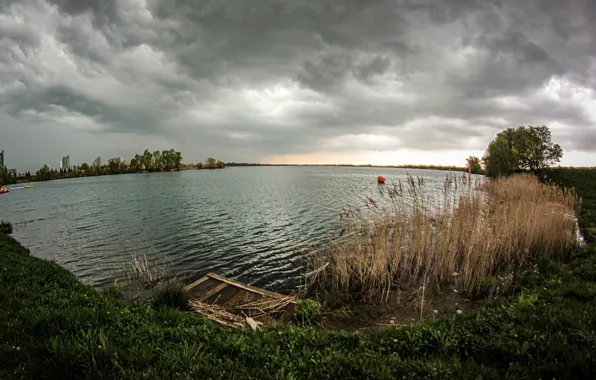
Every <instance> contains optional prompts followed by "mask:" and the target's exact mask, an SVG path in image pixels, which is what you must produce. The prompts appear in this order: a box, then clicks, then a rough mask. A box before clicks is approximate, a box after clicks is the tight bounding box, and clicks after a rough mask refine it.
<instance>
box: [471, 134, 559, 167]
mask: <svg viewBox="0 0 596 380" xmlns="http://www.w3.org/2000/svg"><path fill="white" fill-rule="evenodd" d="M561 157H563V150H562V149H561V147H560V146H559V144H554V143H553V142H552V141H551V134H550V130H549V129H548V127H546V126H542V127H533V126H529V127H524V126H521V127H518V128H508V129H506V130H504V131H502V132H500V133H499V134H497V136H496V138H495V139H494V140H493V141H491V142H490V144H489V145H488V149H487V150H486V152H485V153H484V157H483V158H482V160H483V162H484V166H485V174H486V175H487V176H489V177H498V176H503V175H510V174H512V173H515V172H519V171H524V170H529V171H533V172H539V171H541V170H542V169H545V168H547V167H549V166H551V165H553V164H555V163H557V162H559V161H560V160H561Z"/></svg>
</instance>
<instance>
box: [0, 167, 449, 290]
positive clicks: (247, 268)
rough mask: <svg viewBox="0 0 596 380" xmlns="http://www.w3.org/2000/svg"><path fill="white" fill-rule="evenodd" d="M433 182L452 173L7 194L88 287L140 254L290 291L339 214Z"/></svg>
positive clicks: (273, 176)
mask: <svg viewBox="0 0 596 380" xmlns="http://www.w3.org/2000/svg"><path fill="white" fill-rule="evenodd" d="M406 173H409V174H411V175H414V176H423V177H424V178H425V181H426V183H427V184H430V185H431V186H437V187H440V184H441V183H442V182H443V180H444V178H445V176H446V174H447V173H446V172H440V171H432V170H412V169H408V170H405V169H379V168H353V167H343V168H342V167H234V168H226V169H224V170H202V171H192V170H191V171H183V172H174V173H147V174H126V175H116V176H102V177H88V178H77V179H67V180H57V181H49V182H40V183H38V187H37V188H36V189H23V190H14V191H12V192H10V193H9V194H5V195H2V196H0V220H2V219H4V220H9V221H11V222H12V223H22V224H20V225H17V227H16V228H15V231H14V236H15V238H17V239H18V240H19V241H20V242H21V243H22V244H24V245H25V246H26V247H28V248H29V249H30V250H31V252H32V254H33V255H35V256H39V257H42V258H46V259H50V260H54V261H56V262H57V263H59V264H61V265H63V266H64V267H66V268H68V269H69V270H71V271H72V272H74V273H75V274H76V275H77V276H78V277H79V278H80V279H81V280H82V281H84V282H86V283H88V284H91V285H103V284H106V283H108V282H110V281H111V280H112V279H113V278H115V277H117V276H120V275H121V271H122V268H123V266H124V265H123V263H125V262H128V261H129V260H130V254H131V250H132V248H133V247H134V249H135V250H136V252H137V254H146V255H147V256H149V257H150V258H152V257H160V258H163V257H165V258H167V261H168V262H169V264H168V267H169V269H170V270H172V271H173V272H175V273H176V274H177V276H178V277H179V278H181V279H182V280H186V281H190V280H194V279H196V278H198V277H199V276H201V275H203V274H205V273H207V272H216V273H219V274H222V275H225V276H230V277H233V278H236V279H238V280H240V281H244V282H248V283H251V284H255V285H257V286H263V287H266V288H270V289H276V290H289V289H291V288H292V287H294V286H295V285H296V284H297V281H298V278H299V277H300V275H301V273H302V272H303V264H304V263H303V260H302V259H301V258H302V256H303V254H304V252H305V249H306V247H308V246H313V245H314V246H316V245H319V244H324V243H325V241H327V240H328V239H329V238H330V237H332V236H333V235H334V233H336V230H335V227H336V226H337V224H338V222H339V217H338V212H339V211H340V210H342V209H343V208H344V207H347V206H348V205H352V206H358V205H362V204H363V200H364V198H365V196H372V197H375V198H378V197H379V185H377V183H376V177H377V176H378V175H380V174H382V175H384V176H385V177H386V178H387V180H388V183H391V182H394V181H397V180H402V181H404V180H405V179H406Z"/></svg>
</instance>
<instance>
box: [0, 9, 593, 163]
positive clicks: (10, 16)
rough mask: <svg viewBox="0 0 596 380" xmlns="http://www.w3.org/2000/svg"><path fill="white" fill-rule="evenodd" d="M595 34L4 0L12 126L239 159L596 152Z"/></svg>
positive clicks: (561, 15)
mask: <svg viewBox="0 0 596 380" xmlns="http://www.w3.org/2000/svg"><path fill="white" fill-rule="evenodd" d="M594 19H596V2H592V1H582V0H573V1H567V2H560V1H554V0H549V1H538V0H535V1H523V2H519V1H513V0H511V1H506V0H502V1H480V0H465V1H464V0H450V1H441V2H438V1H431V0H425V1H413V0H368V1H361V0H332V1H325V2H323V1H319V0H317V1H314V0H295V1H286V0H245V1H223V0H207V1H201V2H196V1H191V0H177V1H173V2H165V1H158V0H147V1H141V0H121V1H112V0H110V1H80V0H50V1H49V2H47V1H44V0H27V1H18V2H17V1H7V0H0V112H5V113H6V114H7V115H9V116H10V117H13V118H21V119H23V120H25V121H26V122H27V123H37V122H41V121H43V120H44V118H46V119H47V120H54V121H56V122H57V123H58V124H60V123H62V122H63V121H62V120H64V119H67V120H68V123H69V124H68V128H76V127H77V125H78V124H77V123H81V125H83V124H84V125H87V126H88V127H89V128H90V129H91V131H92V132H93V133H119V134H123V135H130V134H132V135H135V134H137V135H143V134H150V135H155V136H163V138H164V139H168V141H174V142H176V141H178V142H179V144H180V146H186V145H187V144H189V141H190V140H192V141H194V142H195V144H196V147H197V150H201V151H204V150H213V153H211V154H215V153H216V152H217V151H222V152H226V153H228V154H230V159H234V160H243V159H244V158H243V157H241V156H234V155H235V154H237V153H235V152H240V151H250V152H254V154H255V155H256V156H251V157H250V158H251V159H258V158H259V157H264V156H268V155H272V154H285V153H311V152H319V151H333V150H347V151H349V150H356V149H360V148H361V146H358V145H357V143H355V142H354V141H357V139H354V138H353V136H360V135H379V136H386V138H387V139H388V141H391V143H387V146H388V147H390V148H391V149H397V148H399V147H405V148H415V149H424V150H445V149H457V148H461V147H469V146H470V144H478V145H474V146H475V148H476V149H478V150H480V149H483V148H484V146H485V145H486V143H487V142H488V140H489V139H490V138H492V136H493V135H494V134H495V133H496V132H498V131H499V130H500V129H502V128H505V127H508V126H516V125H520V124H549V123H553V124H559V125H565V126H567V128H568V130H573V133H567V132H562V131H555V130H554V131H553V132H554V134H555V137H557V136H560V138H561V139H562V140H564V149H578V150H584V151H593V150H596V148H595V145H594V144H588V143H586V141H593V140H594V138H595V137H594V136H595V134H596V128H595V126H594V116H595V115H594V114H593V113H592V114H591V113H590V109H589V108H590V104H591V103H590V102H593V101H594V99H593V93H592V92H590V91H593V90H595V87H596V64H595V63H594V62H595V58H596V26H595V24H594V23H593V22H592V20H594ZM574 87H577V88H580V89H583V90H582V91H583V92H582V94H583V95H581V97H579V98H578V96H577V94H576V92H574V91H571V90H569V89H568V88H574ZM547 88H548V89H549V91H550V92H549V91H546V90H545V89H547ZM592 104H593V103H592ZM32 115H34V117H32ZM65 128H66V126H65ZM1 129H2V127H1V126H0V133H1ZM123 138H124V137H123ZM129 138H134V137H129ZM338 141H339V142H338ZM73 144H76V141H73ZM350 144H352V145H350ZM388 149H389V148H388ZM99 153H101V152H98V154H99ZM251 154H252V153H251ZM197 158H198V157H197ZM192 159H196V158H195V157H192ZM246 159H248V158H246Z"/></svg>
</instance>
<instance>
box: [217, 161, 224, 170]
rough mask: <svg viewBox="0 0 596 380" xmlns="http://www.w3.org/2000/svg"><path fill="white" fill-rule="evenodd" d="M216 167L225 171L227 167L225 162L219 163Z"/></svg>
mask: <svg viewBox="0 0 596 380" xmlns="http://www.w3.org/2000/svg"><path fill="white" fill-rule="evenodd" d="M215 165H216V167H217V168H218V169H223V168H225V167H226V164H225V163H224V162H223V161H217V163H216V164H215Z"/></svg>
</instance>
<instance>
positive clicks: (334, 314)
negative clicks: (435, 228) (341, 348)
mask: <svg viewBox="0 0 596 380" xmlns="http://www.w3.org/2000/svg"><path fill="white" fill-rule="evenodd" d="M421 293H422V292H421V291H416V292H414V293H410V294H404V293H403V292H399V291H392V292H391V293H390V294H389V297H388V299H387V302H365V301H363V300H362V299H359V298H358V296H356V295H346V296H343V297H341V298H337V297H333V296H331V295H330V294H317V295H316V296H314V298H317V299H318V300H319V302H320V303H321V308H322V316H321V322H320V327H321V328H324V329H327V330H346V331H356V330H360V331H374V330H378V329H381V328H384V327H388V326H392V325H403V324H410V323H416V322H419V321H421V320H429V319H434V318H438V317H440V316H442V315H446V314H460V313H466V312H469V311H471V310H473V309H475V308H477V307H478V306H479V304H480V303H481V302H474V301H471V300H469V299H467V298H465V297H463V296H462V295H461V294H460V293H458V292H456V291H454V289H452V288H451V289H448V290H444V291H440V292H434V293H432V294H425V297H424V302H422V297H421ZM421 307H422V312H421Z"/></svg>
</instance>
